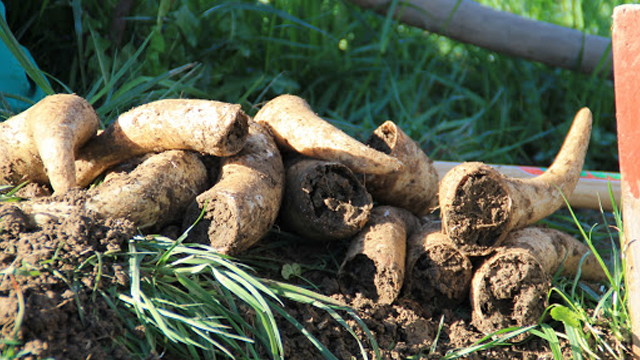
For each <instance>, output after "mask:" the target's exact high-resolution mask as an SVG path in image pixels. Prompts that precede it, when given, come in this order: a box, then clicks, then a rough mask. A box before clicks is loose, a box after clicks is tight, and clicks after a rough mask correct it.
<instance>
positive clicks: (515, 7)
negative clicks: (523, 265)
mask: <svg viewBox="0 0 640 360" xmlns="http://www.w3.org/2000/svg"><path fill="white" fill-rule="evenodd" d="M128 2H130V3H131V4H132V5H131V8H130V9H129V11H128V12H126V15H125V19H126V20H125V23H126V25H125V27H124V28H123V29H122V32H121V33H120V34H121V35H120V36H119V35H118V34H119V32H118V31H117V30H116V28H115V27H114V18H115V14H116V13H117V11H119V10H122V9H123V8H124V5H125V4H126V3H128ZM483 3H484V4H486V5H488V6H492V7H495V8H498V9H503V10H506V11H511V12H514V13H517V14H521V15H523V16H526V17H531V18H534V19H538V20H542V21H547V22H552V23H555V24H559V25H563V26H567V27H571V28H576V29H579V30H582V31H584V32H585V33H589V34H598V35H602V36H609V29H610V25H611V24H610V23H611V13H612V11H613V7H614V6H615V5H617V4H619V3H622V1H606V2H605V1H590V0H589V1H587V0H584V1H578V0H565V1H551V0H536V1H521V0H509V1H492V0H484V1H483ZM6 6H7V14H8V22H9V24H10V26H11V28H12V29H13V30H14V32H15V33H16V35H17V37H18V39H19V40H20V41H21V42H22V43H23V44H24V45H26V46H27V47H28V48H29V49H30V50H31V51H32V53H33V54H34V57H35V58H36V60H37V62H38V63H39V64H40V66H41V68H43V70H44V71H45V72H48V73H49V74H50V75H51V76H53V77H55V78H56V79H58V80H59V81H60V83H59V84H54V87H56V89H57V90H59V91H64V89H65V87H66V89H67V91H73V92H76V93H78V94H81V95H85V94H92V95H96V94H97V93H98V92H97V91H96V90H95V89H96V88H97V87H99V86H105V85H109V86H108V87H109V91H108V93H105V94H103V96H100V97H99V98H98V97H96V98H92V101H93V102H94V105H95V106H96V107H99V108H100V107H101V106H103V105H105V104H107V105H108V106H107V107H105V108H102V109H101V110H102V111H99V112H100V114H101V115H102V116H103V121H104V122H105V123H107V122H109V121H111V120H112V119H113V117H114V116H115V115H116V114H117V113H119V112H122V111H125V110H127V109H128V108H129V107H131V106H133V105H134V104H137V103H141V102H145V101H149V100H151V99H153V98H160V97H178V96H181V97H198V98H211V99H216V100H222V101H229V102H240V103H242V104H243V106H244V107H245V110H247V111H249V112H250V113H253V112H255V110H256V109H257V105H259V104H260V103H262V102H264V101H266V100H269V99H270V98H272V97H274V96H276V95H278V94H281V93H295V94H299V95H301V96H303V97H304V98H306V99H307V100H308V101H309V102H310V104H311V105H312V107H313V108H314V109H315V110H316V111H317V112H318V113H319V114H320V115H322V116H323V117H325V118H328V119H330V120H331V121H333V122H334V123H335V124H336V125H338V126H339V127H341V128H342V129H344V130H346V131H347V132H350V133H351V134H353V135H355V136H357V137H359V138H361V139H362V138H366V137H368V134H369V133H370V132H371V131H372V130H373V129H374V128H375V127H376V126H377V125H379V124H380V123H382V122H383V121H385V120H387V119H391V120H394V121H395V122H397V123H399V124H400V125H401V126H402V127H403V129H405V131H406V132H408V133H409V134H410V135H411V136H412V137H413V138H414V139H415V140H417V141H419V142H420V143H421V145H422V146H423V147H424V148H425V150H426V151H427V153H428V154H429V155H430V156H431V157H432V158H434V159H439V160H440V159H441V160H456V161H462V160H480V161H485V162H493V163H513V164H516V163H518V164H527V165H539V166H547V165H548V164H549V163H550V162H551V161H552V160H553V158H554V156H555V154H556V152H557V150H558V148H559V147H560V145H561V143H562V140H563V138H564V135H565V133H566V131H567V129H568V127H569V124H570V122H571V120H572V118H573V115H574V114H575V112H576V111H577V110H578V109H579V108H581V107H583V106H588V107H590V108H591V110H592V111H593V112H594V121H595V130H594V134H593V140H592V145H591V151H590V152H589V155H588V158H587V165H586V167H587V168H590V169H599V170H614V171H615V170H617V146H616V137H615V118H614V114H615V110H614V98H613V83H612V81H611V80H608V79H605V78H602V77H598V76H592V75H584V74H578V73H575V72H572V71H569V70H561V69H556V68H550V67H547V66H544V65H541V64H537V63H532V62H528V61H524V60H521V59H516V58H511V57H507V56H504V55H500V54H496V53H492V52H489V51H485V50H483V49H480V48H478V47H475V46H470V45H465V44H461V43H459V42H455V41H451V40H449V39H447V38H445V37H442V36H439V35H437V34H430V33H426V32H424V31H422V30H420V29H416V28H412V27H409V26H405V25H403V24H400V23H397V22H396V21H394V20H392V19H390V18H386V17H383V16H380V15H377V14H375V13H373V12H371V11H363V10H361V9H360V8H358V7H356V6H354V5H352V4H350V3H349V2H348V1H343V0H322V1H320V0H318V1H304V0H272V1H266V0H263V1H256V0H253V1H250V0H246V1H205V0H184V1H172V0H162V1H128V0H105V1H97V0H91V1H80V0H50V1H43V2H24V1H16V0H6ZM142 47H143V50H142V53H141V54H140V55H139V56H137V57H136V51H138V50H140V49H141V48H142ZM132 59H133V60H132ZM185 65H186V66H185ZM122 69H125V74H123V75H122V76H121V77H119V78H118V79H117V81H113V79H114V78H115V77H116V76H115V75H116V74H117V72H118V71H123V70H122ZM158 77H162V79H158ZM152 80H155V83H153V86H148V85H149V82H150V81H152ZM62 84H64V85H65V86H63V85H62ZM145 85H147V86H148V87H149V89H147V88H146V87H145V88H144V90H151V91H135V92H131V91H129V92H127V91H128V90H131V89H138V90H139V89H140V88H141V87H144V86H145ZM125 93H126V94H127V96H125V97H121V98H120V99H119V101H113V100H114V98H118V96H122V95H123V94H125Z"/></svg>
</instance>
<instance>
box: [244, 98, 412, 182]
mask: <svg viewBox="0 0 640 360" xmlns="http://www.w3.org/2000/svg"><path fill="white" fill-rule="evenodd" d="M254 120H255V122H257V123H258V124H260V125H263V126H265V127H267V128H269V130H271V133H272V134H273V136H274V138H275V139H276V142H277V143H278V146H279V147H281V148H284V149H287V150H294V151H296V152H298V153H300V154H303V155H306V156H309V157H312V158H315V159H320V160H325V161H336V162H339V163H342V164H344V165H345V166H347V167H348V168H349V169H351V171H353V172H356V173H364V174H386V173H389V172H392V171H396V170H399V169H400V168H401V167H402V163H401V162H400V161H399V160H398V159H396V158H394V157H392V156H389V155H386V154H384V153H383V152H380V151H377V150H374V149H372V148H370V147H368V146H366V145H365V144H363V143H361V142H359V141H358V140H356V139H354V138H352V137H351V136H349V135H347V134H345V133H344V132H342V130H340V129H338V128H337V127H335V126H333V125H331V124H330V123H329V122H327V121H325V120H323V119H322V118H320V117H319V116H318V115H316V113H314V112H313V110H311V108H310V107H309V105H308V104H307V102H306V101H304V99H302V98H300V97H298V96H295V95H280V96H278V97H276V98H275V99H273V100H271V101H269V102H267V103H266V105H265V106H263V107H262V109H260V111H258V113H257V114H256V116H255V117H254Z"/></svg>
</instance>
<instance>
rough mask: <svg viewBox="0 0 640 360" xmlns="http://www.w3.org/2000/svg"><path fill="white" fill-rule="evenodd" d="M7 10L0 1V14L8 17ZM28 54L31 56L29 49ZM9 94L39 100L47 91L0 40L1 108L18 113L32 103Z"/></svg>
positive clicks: (33, 100) (34, 100)
mask: <svg viewBox="0 0 640 360" xmlns="http://www.w3.org/2000/svg"><path fill="white" fill-rule="evenodd" d="M5 12H6V11H5V8H4V4H3V3H2V1H0V14H1V15H2V17H3V18H5V19H6V14H5ZM25 51H26V49H25ZM27 54H28V55H29V57H31V55H30V54H29V52H28V51H27ZM32 61H33V58H32ZM34 63H35V61H34ZM7 95H16V96H19V97H23V98H26V99H30V100H31V101H32V102H37V101H38V100H40V99H42V98H43V97H44V96H45V93H44V91H42V89H40V87H38V86H37V85H36V84H35V83H34V82H33V81H31V79H29V76H27V73H26V72H25V71H24V68H23V67H22V66H21V65H20V63H19V62H18V60H17V59H16V58H15V57H14V56H13V54H12V53H11V51H9V48H7V46H6V45H5V44H4V42H2V41H0V109H7V110H9V111H11V112H14V113H17V112H20V111H22V110H24V109H26V108H28V107H29V106H30V105H31V103H30V102H25V101H21V100H18V99H14V98H11V97H10V96H7Z"/></svg>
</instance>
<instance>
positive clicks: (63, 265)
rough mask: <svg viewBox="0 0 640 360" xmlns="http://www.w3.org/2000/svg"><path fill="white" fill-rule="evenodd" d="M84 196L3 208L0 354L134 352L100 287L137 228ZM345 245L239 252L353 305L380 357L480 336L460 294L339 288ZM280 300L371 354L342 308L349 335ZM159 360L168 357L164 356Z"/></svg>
mask: <svg viewBox="0 0 640 360" xmlns="http://www.w3.org/2000/svg"><path fill="white" fill-rule="evenodd" d="M84 197H85V194H84V192H77V193H73V194H70V195H69V196H66V197H65V198H63V199H59V198H55V197H53V198H51V199H49V200H46V201H58V202H61V203H62V204H68V205H69V207H68V208H69V209H71V211H68V212H67V213H65V216H59V215H56V214H49V215H39V216H41V218H39V219H35V218H33V217H29V216H26V215H25V213H24V212H22V211H21V210H20V208H19V207H17V206H15V205H12V204H4V205H2V206H0V272H1V273H0V338H2V339H14V340H15V344H11V343H0V351H6V350H7V349H9V348H10V347H11V346H14V349H15V351H22V352H23V353H24V354H25V355H24V356H23V357H21V359H40V358H47V357H51V358H56V359H128V358H134V356H132V355H131V354H129V353H128V352H127V350H126V349H124V348H122V347H121V346H119V345H118V344H117V343H116V342H114V339H115V338H118V337H119V336H121V335H123V334H125V333H126V331H128V330H126V329H125V326H124V325H123V324H122V323H121V322H120V321H119V320H118V316H117V315H116V313H115V312H114V310H113V309H112V308H110V307H109V306H108V304H107V302H106V301H105V297H103V296H102V294H101V292H102V291H105V290H106V289H108V288H113V287H114V286H113V285H116V286H120V287H121V288H126V286H128V284H127V282H128V279H127V274H126V264H127V262H126V260H127V258H126V257H124V256H123V255H122V253H121V251H122V245H123V244H126V242H127V240H128V239H130V238H131V237H132V236H133V235H134V234H135V231H136V230H135V229H134V227H133V226H132V224H131V223H129V222H127V221H122V220H113V219H109V220H101V219H99V218H97V217H96V216H95V214H92V213H90V212H87V211H83V210H81V209H82V207H79V206H75V205H76V204H79V203H82V201H83V200H84ZM174 232H175V233H176V234H177V231H174ZM176 234H174V235H176ZM347 247H348V241H337V242H318V243H309V242H305V243H303V242H300V241H293V240H291V236H290V235H288V234H284V233H281V232H278V231H272V232H271V233H270V234H269V236H268V237H267V238H265V239H264V240H263V241H262V242H260V243H259V244H258V245H256V246H254V247H253V248H252V249H250V250H249V251H248V252H247V253H246V254H245V255H243V259H244V261H246V262H247V263H249V264H254V265H255V264H256V262H255V261H251V260H252V259H256V258H259V259H261V260H260V262H262V263H264V262H266V261H268V260H265V259H271V260H270V261H272V263H270V264H271V265H274V264H276V265H277V266H266V267H265V268H261V267H258V265H255V266H256V269H257V270H258V271H259V275H260V276H261V277H267V278H272V279H276V280H280V281H287V282H292V283H297V284H299V285H303V286H308V284H309V283H313V284H316V285H317V288H316V289H315V290H317V291H319V292H321V293H323V294H325V295H327V296H329V297H331V298H333V299H334V300H336V301H339V302H340V303H343V304H345V305H348V306H350V307H352V308H354V309H355V310H356V313H357V315H358V317H359V319H361V321H362V322H363V323H364V324H366V326H367V327H368V329H369V330H370V332H371V334H372V335H373V337H374V338H375V339H376V341H377V344H378V346H379V349H380V358H381V359H407V358H416V359H417V358H425V359H439V358H441V357H442V356H444V355H445V354H447V352H449V351H451V350H453V349H457V348H460V347H466V346H469V345H471V344H473V343H474V342H476V341H478V340H479V339H481V338H483V337H484V334H482V333H481V332H480V331H478V330H477V329H476V328H475V327H474V326H473V325H472V321H471V309H470V306H469V303H468V302H466V301H465V302H463V303H462V304H459V305H456V304H453V303H452V304H446V303H445V304H444V305H443V304H442V301H439V302H438V301H434V302H433V304H425V303H424V302H420V300H419V299H414V298H412V296H411V294H403V295H402V296H401V297H400V298H399V299H398V300H396V301H395V302H393V303H392V304H390V305H380V304H377V303H376V302H374V301H373V300H370V299H368V298H366V297H365V296H363V294H361V293H358V292H357V291H356V292H354V293H351V294H343V293H342V292H341V291H340V286H339V283H338V279H337V270H338V265H339V264H340V263H341V262H342V260H343V257H344V256H345V254H346V250H347ZM98 254H99V255H98ZM118 254H120V257H119V258H118ZM286 264H298V265H300V269H302V270H301V273H299V274H296V275H297V276H289V275H290V274H289V275H286V277H287V278H286V279H285V278H284V277H283V273H281V271H280V270H274V269H282V266H283V265H286ZM363 271H366V270H363ZM360 288H362V287H360ZM364 289H366V287H364ZM365 295H366V294H365ZM285 305H286V308H285V309H286V311H287V312H288V313H289V314H291V315H292V316H293V317H294V318H295V319H297V320H298V321H299V322H300V323H301V324H303V325H304V326H305V327H306V328H307V329H308V330H309V331H310V332H311V334H313V335H314V336H315V337H316V338H317V339H318V340H319V341H320V342H321V343H323V344H324V345H325V346H327V347H328V349H329V350H330V351H331V352H332V353H333V354H334V355H335V356H336V357H337V358H339V359H352V358H354V359H360V358H362V356H361V353H362V352H365V353H367V355H368V356H369V358H374V352H373V350H372V346H371V344H370V343H369V342H368V340H367V336H366V334H365V332H364V331H363V329H362V327H361V326H360V325H359V323H358V322H357V321H356V319H354V318H352V317H351V316H350V315H349V314H348V313H346V312H344V311H342V312H341V315H342V316H343V317H344V318H345V319H347V324H348V325H349V326H351V327H352V328H353V329H354V330H355V334H352V333H350V331H349V330H347V329H346V328H345V327H344V326H342V325H341V324H340V323H338V322H336V321H335V319H334V318H333V317H332V316H331V315H330V314H329V313H327V312H326V311H324V310H322V309H319V308H317V307H314V306H311V305H304V304H300V303H296V302H292V301H285ZM132 316H134V315H132ZM278 323H279V325H280V327H281V337H282V339H283V341H284V345H285V358H286V359H287V360H303V359H304V360H309V359H322V358H323V356H322V355H321V354H320V352H319V351H318V350H317V349H316V348H315V346H314V345H313V344H312V343H311V342H309V341H308V340H307V338H306V337H305V336H304V335H302V334H301V333H300V331H299V330H298V329H296V328H295V327H294V326H293V325H291V324H290V323H289V322H288V321H287V320H286V319H283V318H279V319H278ZM133 336H140V334H133ZM354 336H356V337H357V338H358V339H360V341H362V343H363V344H364V349H360V347H359V345H358V342H357V341H355V339H354ZM16 344H18V345H16ZM565 347H566V346H565ZM567 355H568V356H570V353H567ZM165 358H171V356H170V354H167V355H166V357H165ZM265 358H266V357H265ZM467 358H470V359H498V360H500V359H539V358H552V354H551V352H550V350H549V349H548V347H547V346H546V345H545V344H544V342H543V341H541V340H539V339H533V340H529V341H528V342H525V343H524V344H519V345H516V346H507V347H495V348H493V349H490V350H487V351H483V352H478V353H474V354H470V355H468V356H467Z"/></svg>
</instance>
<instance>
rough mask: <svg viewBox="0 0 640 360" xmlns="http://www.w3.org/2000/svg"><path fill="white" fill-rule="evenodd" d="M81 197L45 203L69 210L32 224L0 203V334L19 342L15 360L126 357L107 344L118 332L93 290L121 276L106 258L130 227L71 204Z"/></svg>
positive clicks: (129, 232)
mask: <svg viewBox="0 0 640 360" xmlns="http://www.w3.org/2000/svg"><path fill="white" fill-rule="evenodd" d="M83 196H84V195H83V193H82V192H77V193H72V194H69V195H67V196H66V197H65V198H61V199H60V198H51V199H49V200H47V201H54V200H56V201H60V202H61V204H67V205H69V207H68V209H70V211H69V212H68V213H66V214H65V215H64V216H56V215H42V214H41V215H38V216H41V218H39V219H34V218H30V217H28V216H26V215H25V214H24V213H23V212H22V211H21V210H20V209H19V208H18V207H17V206H15V205H12V204H4V205H2V206H0V270H1V271H2V275H1V276H0V337H1V338H3V339H14V340H15V342H16V344H20V345H19V346H18V347H17V348H16V349H15V350H16V352H22V353H23V356H22V357H20V359H42V358H49V357H51V358H56V359H89V358H90V359H128V358H130V357H129V355H128V354H127V352H126V350H125V349H123V348H121V347H119V346H118V345H117V344H116V343H114V341H113V338H114V337H115V336H116V335H118V334H121V333H122V332H123V328H122V326H121V324H119V323H118V321H117V317H116V316H115V315H114V314H113V311H112V309H111V308H110V307H109V306H108V305H107V303H106V302H105V301H104V299H103V297H102V296H101V295H100V291H101V290H104V289H106V288H107V287H108V286H109V285H110V284H111V283H112V282H115V281H118V280H117V279H124V278H126V274H125V273H124V270H123V268H122V266H120V265H119V264H118V263H117V262H116V261H115V260H116V258H115V257H114V256H110V254H115V253H116V252H119V251H120V246H121V244H122V243H123V242H126V240H127V239H129V238H131V237H132V236H133V235H134V227H133V226H132V224H131V223H129V222H127V221H122V220H111V219H110V220H100V219H98V218H96V217H95V216H94V214H91V213H87V212H86V211H83V210H81V209H82V208H81V207H76V206H74V204H77V203H78V202H80V201H82V198H83ZM36 222H37V223H38V225H36ZM8 346H10V344H2V343H0V351H6V350H7V348H8Z"/></svg>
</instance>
